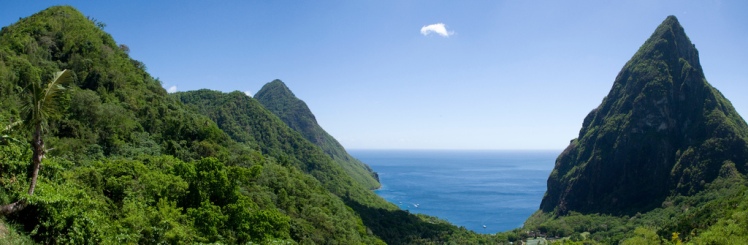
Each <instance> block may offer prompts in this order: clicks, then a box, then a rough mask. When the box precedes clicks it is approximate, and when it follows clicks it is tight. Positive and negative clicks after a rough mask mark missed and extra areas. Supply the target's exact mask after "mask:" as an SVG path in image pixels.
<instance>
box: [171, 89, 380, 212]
mask: <svg viewBox="0 0 748 245" xmlns="http://www.w3.org/2000/svg"><path fill="white" fill-rule="evenodd" d="M174 96H175V97H176V98H178V99H179V100H180V101H182V102H183V103H185V104H187V105H189V106H193V107H194V108H196V109H197V111H198V112H200V113H202V114H204V115H206V116H208V117H210V118H211V119H213V120H215V121H216V122H217V123H218V126H219V127H220V128H221V129H223V130H224V131H225V132H227V133H228V134H229V136H231V137H232V138H233V139H235V140H237V141H239V142H245V143H249V144H252V145H258V146H259V149H260V150H261V151H262V152H263V153H264V154H267V155H270V156H273V157H276V158H278V159H279V160H280V161H281V163H287V164H291V165H292V166H296V167H298V168H299V169H301V170H302V171H304V172H306V173H309V174H311V175H312V176H314V177H315V178H317V179H318V180H319V181H320V182H322V184H323V185H325V186H326V187H327V189H328V190H329V191H331V192H332V193H334V194H336V195H338V196H341V197H348V198H351V199H353V200H355V201H357V202H360V203H366V204H368V205H374V206H375V207H388V208H392V207H393V206H392V204H390V203H387V202H386V201H384V199H382V198H380V197H378V196H376V194H374V193H373V192H371V191H369V190H368V189H366V188H364V187H363V186H361V185H360V184H359V183H358V182H356V181H354V180H353V179H352V178H351V176H349V175H348V174H346V173H345V171H344V170H343V169H342V168H341V167H340V166H339V165H338V164H337V163H336V162H334V161H333V160H332V158H330V157H329V156H327V155H326V154H325V153H324V152H323V151H322V150H321V149H320V148H319V147H317V146H316V145H314V144H312V143H311V142H309V141H307V140H306V139H304V138H303V137H302V136H301V134H300V133H299V132H296V131H294V130H292V129H291V128H289V127H288V126H287V125H286V124H285V123H283V121H281V120H280V119H278V117H276V116H275V115H273V114H272V113H271V112H270V111H268V110H267V109H265V107H263V106H262V105H261V104H260V103H259V102H258V101H257V100H255V99H253V98H251V97H249V96H247V95H245V94H244V93H241V92H238V91H236V92H232V93H228V94H225V93H222V92H219V91H211V90H206V89H202V90H197V91H189V92H180V93H175V94H174Z"/></svg>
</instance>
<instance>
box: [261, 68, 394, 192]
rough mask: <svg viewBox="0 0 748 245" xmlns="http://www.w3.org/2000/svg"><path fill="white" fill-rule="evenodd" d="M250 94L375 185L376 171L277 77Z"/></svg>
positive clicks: (359, 178)
mask: <svg viewBox="0 0 748 245" xmlns="http://www.w3.org/2000/svg"><path fill="white" fill-rule="evenodd" d="M254 98H255V99H257V101H259V102H260V103H261V104H262V105H263V106H264V107H265V108H267V109H268V110H269V111H270V112H272V113H273V114H275V115H276V116H278V117H279V118H280V119H281V120H282V121H283V122H285V123H286V124H287V125H288V126H289V127H290V128H292V129H293V130H295V131H297V132H299V133H301V135H303V136H304V138H306V139H307V140H309V141H311V142H312V143H314V144H315V145H317V146H319V147H320V148H322V150H323V151H324V152H325V153H326V154H327V155H329V156H330V157H332V158H333V159H334V160H335V162H337V163H338V164H339V165H340V166H341V167H343V169H344V170H345V171H346V173H348V175H350V176H351V177H353V179H355V180H356V181H357V182H359V183H360V184H362V185H363V186H365V187H367V188H370V189H375V188H379V186H380V184H379V179H378V177H377V174H376V173H375V172H373V171H372V169H371V168H370V167H369V166H368V165H366V164H364V163H362V162H361V161H359V160H358V159H356V158H354V157H352V156H351V155H350V154H348V152H346V150H345V148H343V146H342V145H341V144H340V143H339V142H338V141H337V140H336V139H335V138H333V137H332V136H331V135H330V134H328V133H327V132H326V131H325V130H324V129H322V127H321V126H320V125H319V124H318V123H317V119H316V118H315V117H314V114H312V111H311V110H309V107H308V106H307V105H306V103H304V101H302V100H301V99H299V98H297V97H296V95H294V93H293V92H291V90H290V89H289V88H288V87H287V86H286V84H285V83H283V82H282V81H281V80H274V81H272V82H270V83H267V84H265V86H263V87H262V89H260V91H258V92H257V94H255V96H254Z"/></svg>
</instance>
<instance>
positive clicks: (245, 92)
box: [244, 90, 252, 97]
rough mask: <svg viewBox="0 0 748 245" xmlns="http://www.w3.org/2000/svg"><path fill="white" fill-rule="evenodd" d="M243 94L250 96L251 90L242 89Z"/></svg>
mask: <svg viewBox="0 0 748 245" xmlns="http://www.w3.org/2000/svg"><path fill="white" fill-rule="evenodd" d="M244 94H246V95H247V96H249V97H252V91H249V90H247V91H244Z"/></svg>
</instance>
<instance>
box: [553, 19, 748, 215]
mask: <svg viewBox="0 0 748 245" xmlns="http://www.w3.org/2000/svg"><path fill="white" fill-rule="evenodd" d="M747 138H748V126H746V123H745V121H744V120H743V119H742V118H741V117H740V116H739V115H738V114H737V113H736V112H735V109H734V108H733V107H732V104H730V102H729V101H728V100H727V99H725V98H724V96H723V95H722V94H721V93H720V92H719V91H718V90H717V89H715V88H713V87H712V86H711V85H710V84H709V83H708V82H707V81H706V79H705V77H704V73H703V71H702V68H701V64H700V63H699V54H698V51H697V50H696V48H695V46H694V45H693V44H692V43H691V41H690V40H689V38H688V36H686V34H685V32H684V30H683V27H681V25H680V23H679V22H678V20H677V18H675V16H669V17H667V19H665V21H663V22H662V24H660V26H659V27H657V29H656V30H655V32H654V33H653V34H652V36H651V37H650V38H649V39H648V40H647V41H646V42H645V43H644V44H643V45H642V46H641V47H640V48H639V50H638V51H637V53H636V54H635V55H634V56H633V57H632V58H631V60H629V61H628V62H627V63H626V65H625V66H624V67H623V69H622V70H621V71H620V72H619V74H618V76H617V77H616V79H615V82H614V83H613V87H612V88H611V90H610V92H609V94H608V96H606V97H605V99H603V102H602V103H601V104H600V106H598V107H597V108H595V109H594V110H592V111H591V112H590V113H589V114H588V115H587V117H586V118H585V119H584V122H583V125H582V129H581V130H580V132H579V137H578V138H577V139H574V140H572V141H571V143H570V144H569V146H568V147H567V148H566V150H564V151H563V152H562V153H561V154H560V155H559V156H558V158H557V160H556V165H555V168H554V170H553V172H552V173H551V175H550V177H549V178H548V190H547V192H546V194H545V196H544V197H543V201H542V203H541V206H540V208H541V209H542V210H543V211H545V212H552V211H554V210H555V211H557V212H558V213H560V214H563V213H566V212H568V211H578V212H583V213H586V212H600V213H612V214H625V213H635V212H641V211H646V210H649V209H652V208H655V207H657V206H660V205H661V203H662V201H663V200H664V199H665V198H666V197H667V196H670V195H678V194H681V195H690V194H693V193H695V192H698V191H699V190H701V189H703V187H704V185H705V184H706V183H709V182H711V181H712V180H714V179H715V178H716V176H717V175H718V173H719V169H720V168H721V167H722V166H723V165H726V166H733V165H734V166H735V168H737V171H738V172H740V173H742V174H745V172H746V162H747V161H748V146H747V145H746V139H747Z"/></svg>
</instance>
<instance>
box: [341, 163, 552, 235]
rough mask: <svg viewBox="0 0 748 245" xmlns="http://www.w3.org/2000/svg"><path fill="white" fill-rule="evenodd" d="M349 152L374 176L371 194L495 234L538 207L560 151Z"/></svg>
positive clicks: (516, 223)
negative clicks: (378, 184) (375, 185)
mask: <svg viewBox="0 0 748 245" xmlns="http://www.w3.org/2000/svg"><path fill="white" fill-rule="evenodd" d="M348 152H349V153H350V154H351V155H353V156H354V157H356V158H358V159H359V160H361V161H363V162H364V163H366V164H368V165H369V166H371V167H372V169H374V171H376V172H377V173H378V174H379V179H380V182H381V183H382V188H380V189H379V190H376V191H375V192H376V193H377V194H378V195H380V196H381V197H383V198H385V199H386V200H387V201H389V202H391V203H394V204H396V205H398V206H399V207H400V208H401V209H403V210H408V211H410V212H412V213H422V214H427V215H431V216H436V217H439V218H441V219H445V220H447V221H449V222H451V223H452V224H455V225H457V226H464V227H465V228H467V229H470V230H473V231H475V232H479V233H496V232H503V231H508V230H512V229H515V228H519V227H521V226H522V224H523V222H524V221H525V220H526V219H527V218H528V217H529V216H530V215H531V214H532V213H534V212H535V211H537V210H538V207H539V206H540V201H541V199H542V198H543V194H544V193H545V191H546V180H547V179H548V175H549V174H550V172H551V170H552V169H553V165H554V163H555V159H556V157H557V156H558V154H559V153H560V150H559V151H436V150H349V151H348ZM484 226H485V227H484Z"/></svg>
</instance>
